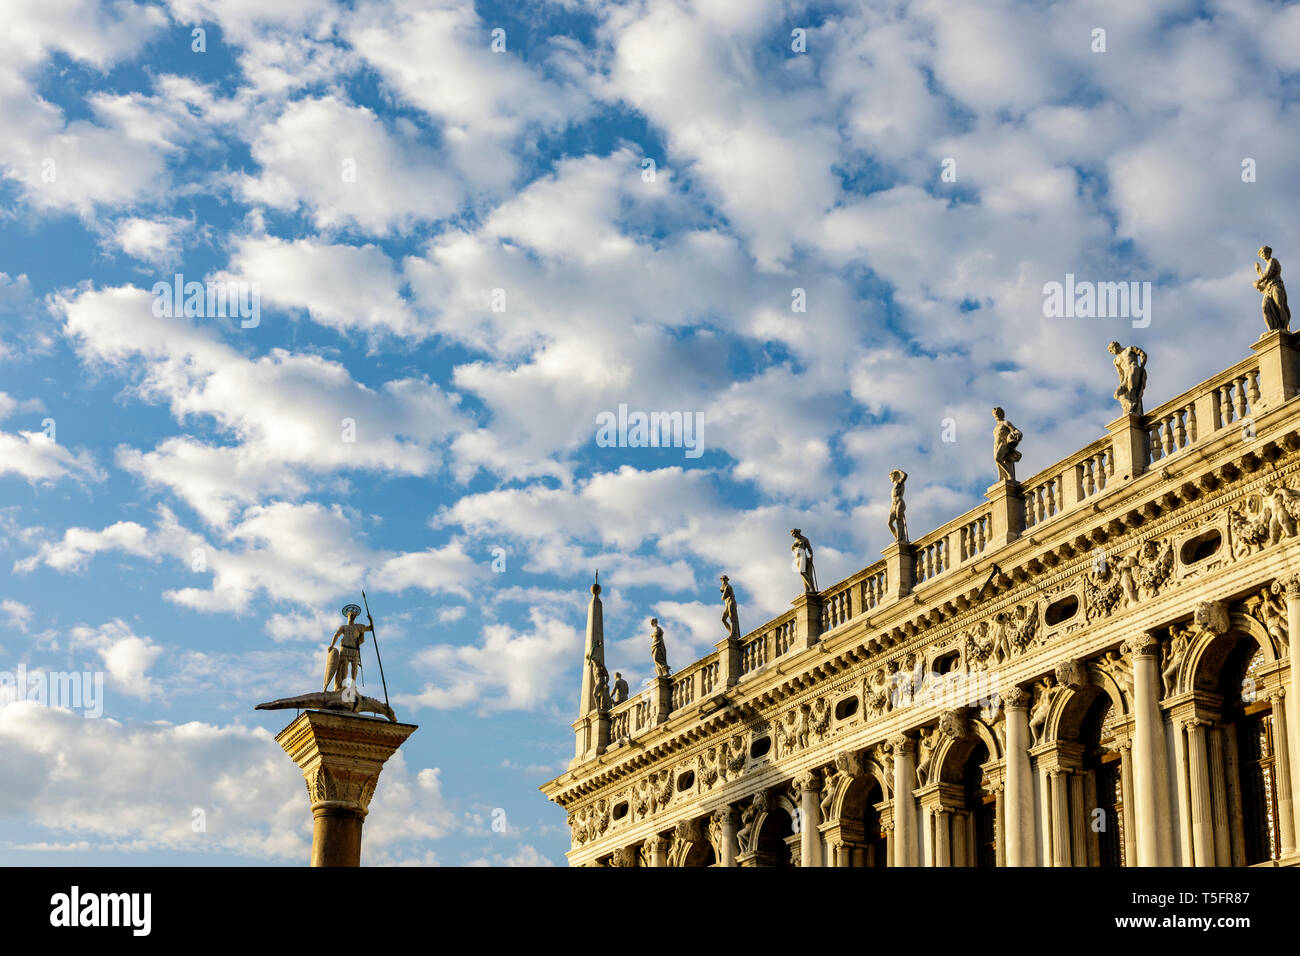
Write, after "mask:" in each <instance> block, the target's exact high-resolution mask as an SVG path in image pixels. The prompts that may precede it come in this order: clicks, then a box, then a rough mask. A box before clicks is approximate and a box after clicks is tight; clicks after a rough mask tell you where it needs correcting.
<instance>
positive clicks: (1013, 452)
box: [993, 408, 1025, 481]
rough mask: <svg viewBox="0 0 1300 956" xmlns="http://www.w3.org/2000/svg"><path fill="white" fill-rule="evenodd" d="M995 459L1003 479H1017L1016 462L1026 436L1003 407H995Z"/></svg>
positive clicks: (999, 475) (999, 474) (1000, 476)
mask: <svg viewBox="0 0 1300 956" xmlns="http://www.w3.org/2000/svg"><path fill="white" fill-rule="evenodd" d="M993 418H994V425H993V460H994V462H996V463H997V466H998V477H999V478H1000V479H1001V480H1002V481H1015V480H1016V462H1018V461H1019V460H1020V442H1021V440H1022V439H1023V438H1024V437H1025V435H1024V432H1022V431H1021V430H1020V429H1019V428H1017V427H1016V426H1015V425H1013V424H1011V422H1009V421H1007V413H1006V412H1004V411H1003V410H1002V409H1001V408H995V409H993Z"/></svg>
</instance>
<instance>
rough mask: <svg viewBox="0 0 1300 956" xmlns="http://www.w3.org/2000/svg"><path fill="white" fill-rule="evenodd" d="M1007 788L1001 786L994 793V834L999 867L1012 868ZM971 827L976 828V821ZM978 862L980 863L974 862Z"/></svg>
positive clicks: (972, 821)
mask: <svg viewBox="0 0 1300 956" xmlns="http://www.w3.org/2000/svg"><path fill="white" fill-rule="evenodd" d="M1006 789H1007V788H1006V787H1005V786H999V787H998V788H997V789H996V790H994V791H993V799H994V804H993V826H994V832H996V833H997V841H998V843H997V847H998V849H997V861H996V862H997V865H998V866H1010V865H1011V864H1009V863H1008V862H1007V859H1008V857H1007V793H1006ZM970 825H971V826H972V827H973V826H975V821H974V820H971V821H970ZM974 862H978V861H974Z"/></svg>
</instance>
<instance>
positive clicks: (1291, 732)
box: [1283, 576, 1300, 829]
mask: <svg viewBox="0 0 1300 956" xmlns="http://www.w3.org/2000/svg"><path fill="white" fill-rule="evenodd" d="M1283 586H1284V589H1285V591H1286V630H1287V640H1288V647H1289V648H1290V649H1289V650H1288V652H1287V653H1288V655H1289V659H1288V664H1289V665H1290V668H1291V701H1292V706H1291V707H1288V708H1287V710H1288V711H1289V713H1288V714H1287V719H1288V720H1289V721H1290V723H1289V724H1288V725H1287V739H1289V740H1300V667H1297V666H1296V663H1295V659H1296V650H1295V645H1296V641H1298V640H1300V576H1297V577H1293V578H1289V579H1288V580H1286V581H1284V582H1283ZM1291 792H1292V793H1293V794H1297V793H1300V760H1293V761H1291ZM1296 826H1297V828H1298V829H1300V823H1298V824H1296Z"/></svg>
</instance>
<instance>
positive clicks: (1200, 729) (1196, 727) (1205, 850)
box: [1185, 717, 1214, 866]
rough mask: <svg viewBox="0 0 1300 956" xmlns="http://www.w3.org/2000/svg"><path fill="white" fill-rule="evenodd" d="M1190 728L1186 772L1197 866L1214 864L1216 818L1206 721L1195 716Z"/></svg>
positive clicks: (1188, 722)
mask: <svg viewBox="0 0 1300 956" xmlns="http://www.w3.org/2000/svg"><path fill="white" fill-rule="evenodd" d="M1185 726H1186V728H1187V775H1188V781H1187V782H1188V790H1189V791H1190V796H1191V800H1190V802H1191V817H1192V857H1193V861H1194V865H1196V866H1214V820H1213V817H1212V816H1211V812H1210V771H1209V761H1208V755H1207V754H1206V749H1205V721H1203V720H1201V719H1200V718H1199V717H1192V718H1191V719H1190V720H1188V721H1187V723H1186V724H1185Z"/></svg>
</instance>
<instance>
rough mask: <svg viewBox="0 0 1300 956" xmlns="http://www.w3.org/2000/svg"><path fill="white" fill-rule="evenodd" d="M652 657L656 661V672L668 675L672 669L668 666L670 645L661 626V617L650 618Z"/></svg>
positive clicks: (664, 675) (658, 674) (660, 675)
mask: <svg viewBox="0 0 1300 956" xmlns="http://www.w3.org/2000/svg"><path fill="white" fill-rule="evenodd" d="M650 659H651V660H653V661H654V663H655V674H656V675H657V676H659V677H667V676H668V675H669V674H671V673H672V671H671V670H670V669H669V668H668V645H666V644H665V643H664V629H663V628H662V627H660V626H659V618H657V617H652V618H650Z"/></svg>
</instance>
